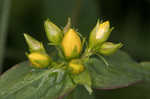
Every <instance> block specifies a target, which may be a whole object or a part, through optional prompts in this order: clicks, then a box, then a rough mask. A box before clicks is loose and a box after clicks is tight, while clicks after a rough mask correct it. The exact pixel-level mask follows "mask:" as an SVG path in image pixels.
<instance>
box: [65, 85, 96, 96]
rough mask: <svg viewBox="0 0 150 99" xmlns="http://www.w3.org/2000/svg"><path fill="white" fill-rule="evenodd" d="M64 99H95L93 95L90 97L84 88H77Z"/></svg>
mask: <svg viewBox="0 0 150 99" xmlns="http://www.w3.org/2000/svg"><path fill="white" fill-rule="evenodd" d="M64 99H95V97H94V94H92V95H90V94H89V93H88V91H87V90H86V89H85V88H84V87H82V86H78V87H76V88H75V90H74V91H72V92H71V93H70V94H69V95H68V96H65V97H64Z"/></svg>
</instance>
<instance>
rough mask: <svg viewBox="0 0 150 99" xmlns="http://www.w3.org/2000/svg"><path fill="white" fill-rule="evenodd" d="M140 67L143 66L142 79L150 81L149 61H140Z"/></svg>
mask: <svg viewBox="0 0 150 99" xmlns="http://www.w3.org/2000/svg"><path fill="white" fill-rule="evenodd" d="M140 64H141V67H142V68H143V71H144V72H143V74H144V79H145V80H146V81H150V62H149V61H147V62H141V63H140Z"/></svg>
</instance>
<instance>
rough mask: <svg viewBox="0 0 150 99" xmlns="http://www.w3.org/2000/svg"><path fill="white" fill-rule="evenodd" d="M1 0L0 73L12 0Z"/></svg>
mask: <svg viewBox="0 0 150 99" xmlns="http://www.w3.org/2000/svg"><path fill="white" fill-rule="evenodd" d="M0 2H1V6H2V13H1V17H0V73H1V72H2V63H3V56H4V50H5V42H6V36H7V26H8V18H9V10H10V4H11V0H2V1H0Z"/></svg>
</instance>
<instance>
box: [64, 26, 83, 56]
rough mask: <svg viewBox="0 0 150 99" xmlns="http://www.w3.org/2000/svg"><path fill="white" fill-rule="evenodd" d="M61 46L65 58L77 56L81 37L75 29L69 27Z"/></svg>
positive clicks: (80, 47)
mask: <svg viewBox="0 0 150 99" xmlns="http://www.w3.org/2000/svg"><path fill="white" fill-rule="evenodd" d="M62 48H63V51H64V55H65V56H66V58H75V57H77V56H79V54H80V52H81V49H82V46H81V39H80V37H79V36H78V34H77V33H76V31H75V30H73V29H69V30H68V32H67V33H65V36H64V38H63V40H62Z"/></svg>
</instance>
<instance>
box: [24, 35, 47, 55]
mask: <svg viewBox="0 0 150 99" xmlns="http://www.w3.org/2000/svg"><path fill="white" fill-rule="evenodd" d="M24 37H25V40H26V42H27V44H28V47H29V50H30V52H44V53H45V49H44V46H43V44H42V43H41V42H39V41H37V40H36V39H35V38H33V37H31V36H30V35H28V34H24Z"/></svg>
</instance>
